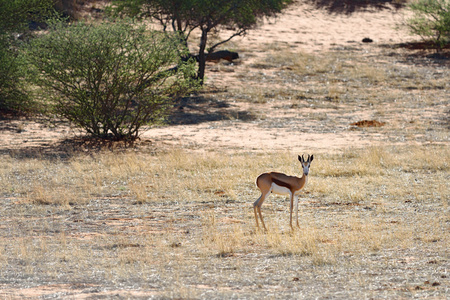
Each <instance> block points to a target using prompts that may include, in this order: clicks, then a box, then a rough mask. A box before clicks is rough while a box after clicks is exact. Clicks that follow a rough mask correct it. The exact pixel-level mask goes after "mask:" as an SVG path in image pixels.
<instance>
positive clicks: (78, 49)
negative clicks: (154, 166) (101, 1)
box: [28, 21, 196, 140]
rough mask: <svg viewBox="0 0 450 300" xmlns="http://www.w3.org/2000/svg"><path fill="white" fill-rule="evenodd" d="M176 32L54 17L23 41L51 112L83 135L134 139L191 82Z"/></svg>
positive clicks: (161, 115) (190, 66)
mask: <svg viewBox="0 0 450 300" xmlns="http://www.w3.org/2000/svg"><path fill="white" fill-rule="evenodd" d="M182 51H185V49H183V48H182V47H181V46H180V42H179V38H177V37H176V36H172V37H170V36H169V35H167V34H163V33H158V32H150V33H149V32H146V30H145V27H144V26H143V25H140V26H137V25H134V24H131V23H128V22H125V21H118V22H114V23H110V22H104V23H102V24H99V25H95V26H94V25H89V24H85V23H76V24H73V25H70V26H68V25H66V24H64V23H62V22H56V23H55V24H54V25H52V26H51V28H50V31H49V33H48V34H45V35H42V36H41V37H40V38H36V39H33V40H32V42H31V43H30V45H29V47H28V57H29V58H30V64H31V65H32V66H33V67H34V70H35V71H36V72H35V73H34V75H35V76H34V79H35V82H36V83H37V84H38V85H39V86H40V87H42V88H43V89H44V92H43V93H41V94H42V95H44V96H45V97H44V98H45V100H47V101H49V103H50V104H51V105H52V107H53V108H54V111H55V113H56V114H57V115H59V116H61V117H64V118H67V119H68V120H69V121H71V122H72V123H74V124H75V125H77V126H79V127H80V128H83V129H84V130H85V131H86V132H87V133H89V134H91V135H94V136H97V137H102V138H114V139H129V140H133V139H135V138H136V137H138V135H139V130H140V129H141V127H142V125H145V124H148V123H155V122H159V121H161V120H163V119H164V117H166V116H167V113H168V109H169V108H170V107H171V104H172V103H173V101H174V99H176V98H177V97H179V96H181V95H182V94H184V93H187V92H189V91H191V90H192V89H194V88H195V87H196V83H195V82H193V81H192V79H191V78H192V77H193V74H195V70H194V64H193V63H192V62H182V61H181V60H180V57H181V55H180V52H182Z"/></svg>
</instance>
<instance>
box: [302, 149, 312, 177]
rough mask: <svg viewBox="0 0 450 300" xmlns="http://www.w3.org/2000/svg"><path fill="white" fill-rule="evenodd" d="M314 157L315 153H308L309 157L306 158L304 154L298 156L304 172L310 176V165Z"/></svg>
mask: <svg viewBox="0 0 450 300" xmlns="http://www.w3.org/2000/svg"><path fill="white" fill-rule="evenodd" d="M313 159H314V155H311V156H309V154H308V158H307V159H305V157H304V156H303V155H302V156H300V155H299V156H298V160H299V161H300V162H301V164H302V168H303V174H304V175H305V176H308V173H309V166H310V165H311V162H312V161H313Z"/></svg>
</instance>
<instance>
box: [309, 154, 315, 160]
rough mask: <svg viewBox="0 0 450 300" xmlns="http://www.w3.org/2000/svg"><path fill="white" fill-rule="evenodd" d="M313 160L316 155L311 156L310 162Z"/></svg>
mask: <svg viewBox="0 0 450 300" xmlns="http://www.w3.org/2000/svg"><path fill="white" fill-rule="evenodd" d="M313 159H314V154H313V155H311V159H310V160H309V162H312V160H313Z"/></svg>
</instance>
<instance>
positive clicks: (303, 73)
mask: <svg viewBox="0 0 450 300" xmlns="http://www.w3.org/2000/svg"><path fill="white" fill-rule="evenodd" d="M399 14H400V13H399V12H398V11H396V10H394V9H387V10H382V11H378V10H372V11H364V12H359V13H354V14H352V15H351V16H346V15H344V16H343V15H336V14H329V13H328V12H327V11H325V10H324V8H316V7H313V6H311V5H303V4H302V5H300V4H296V6H295V7H294V8H292V9H290V10H289V11H288V12H287V13H286V14H285V15H283V16H281V17H280V19H278V20H277V22H276V23H275V24H265V25H264V26H263V27H262V28H260V29H258V30H256V31H255V32H253V33H252V34H250V35H249V36H248V37H246V38H245V39H243V40H238V41H236V42H233V43H232V44H231V45H232V47H234V49H231V50H236V51H238V52H239V53H240V55H241V59H240V60H239V61H238V62H235V63H233V64H229V63H218V64H211V65H209V69H208V73H207V75H208V79H207V80H208V81H207V84H206V89H205V91H204V92H202V93H201V94H200V95H198V96H197V97H195V98H192V99H190V100H189V101H183V102H181V103H180V104H179V105H178V106H177V108H176V109H175V114H174V116H173V117H172V119H171V123H172V125H170V126H165V127H157V128H151V129H150V130H148V131H147V132H146V133H145V134H143V136H142V139H141V140H140V141H139V142H138V143H137V144H136V145H134V147H131V148H123V147H121V146H120V145H109V146H110V147H108V145H103V146H102V145H98V144H95V143H91V142H90V141H89V140H83V139H82V138H79V137H76V136H77V134H76V132H75V131H74V130H73V129H71V128H70V127H69V126H67V125H65V124H56V125H55V124H53V123H48V122H47V123H42V122H40V123H37V122H35V121H33V120H27V119H24V120H12V119H7V120H2V121H1V127H2V131H1V132H0V135H1V138H2V144H1V146H0V155H1V160H0V201H1V205H0V216H1V217H0V266H1V268H0V296H1V298H4V299H26V298H38V297H41V298H69V299H71V298H73V299H98V298H101V299H103V298H112V299H125V298H158V299H161V298H178V299H188V298H191V299H196V298H208V299H210V298H250V299H260V298H284V299H287V298H297V299H302V298H305V299H313V298H319V299H327V298H329V299H349V298H351V299H366V298H373V299H380V298H388V299H402V298H404V299H406V298H431V299H446V298H448V297H449V295H450V291H449V287H450V279H449V278H450V277H449V276H450V274H449V268H450V262H449V250H448V248H449V244H450V243H449V229H450V214H449V199H450V184H449V181H450V150H449V131H450V123H449V102H450V96H449V88H450V83H449V80H448V79H449V78H450V70H449V66H450V63H449V60H448V58H445V55H444V56H436V55H433V53H432V52H430V51H423V50H414V49H409V48H406V47H404V46H405V45H400V43H405V42H408V39H411V40H413V39H412V38H411V37H408V36H405V35H404V34H403V33H402V32H399V31H395V30H393V29H392V27H394V26H395V22H393V19H396V18H397V16H398V15H399ZM398 18H400V17H398ZM301 22H304V23H301ZM313 22H316V24H318V26H316V27H314V28H316V30H319V31H318V32H313V31H314V28H306V29H305V31H303V29H302V28H303V27H307V26H308V24H312V23H313ZM289 24H290V25H289ZM299 24H300V25H299ZM302 24H304V25H302ZM355 24H360V26H358V27H355ZM391 25H392V26H391ZM302 26H303V27H302ZM346 26H347V27H346ZM363 34H368V35H370V36H368V37H371V38H373V39H374V43H370V44H363V43H361V42H360V40H361V39H362V38H364V37H366V36H364V35H363ZM348 35H352V36H353V37H350V36H348ZM280 40H281V41H280ZM283 41H284V42H283ZM229 47H230V46H229ZM444 54H445V53H444ZM364 120H369V121H376V122H373V124H378V125H381V126H378V127H360V126H357V125H351V124H355V123H356V122H358V121H364ZM377 122H378V123H377ZM301 153H310V154H312V153H313V154H314V156H315V159H314V161H313V163H312V166H311V171H310V178H309V182H308V185H307V186H306V188H305V191H304V192H303V194H302V195H301V196H300V210H299V223H300V228H296V230H295V231H293V232H292V231H291V230H290V229H289V225H288V222H289V205H288V201H287V199H286V198H285V197H278V196H271V197H270V198H269V199H268V200H267V201H266V202H265V203H264V205H263V216H264V217H265V221H266V225H267V227H268V229H269V230H268V232H267V233H264V232H261V231H258V230H256V228H255V221H254V215H253V207H252V203H253V202H254V201H255V200H256V199H257V198H258V197H259V192H258V191H257V189H256V187H255V184H254V181H255V178H256V177H257V175H258V174H260V173H262V172H265V171H269V170H277V171H281V172H285V173H288V174H297V175H300V173H301V170H300V166H299V165H300V164H299V162H298V161H297V160H296V157H297V154H301Z"/></svg>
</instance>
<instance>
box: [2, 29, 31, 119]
mask: <svg viewBox="0 0 450 300" xmlns="http://www.w3.org/2000/svg"><path fill="white" fill-rule="evenodd" d="M22 70H23V69H22V65H21V63H20V58H19V57H17V55H16V53H15V52H14V51H13V50H12V49H11V44H10V42H9V41H8V38H7V37H5V36H3V37H2V36H0V109H2V110H20V111H25V110H29V109H30V106H31V105H30V101H29V98H28V95H27V94H26V93H25V92H24V86H23V80H22V79H23V76H22V75H23V74H22Z"/></svg>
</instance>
